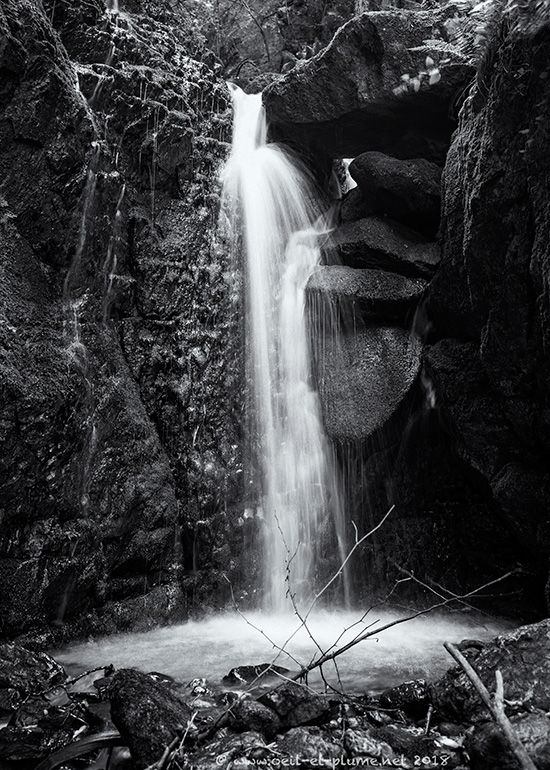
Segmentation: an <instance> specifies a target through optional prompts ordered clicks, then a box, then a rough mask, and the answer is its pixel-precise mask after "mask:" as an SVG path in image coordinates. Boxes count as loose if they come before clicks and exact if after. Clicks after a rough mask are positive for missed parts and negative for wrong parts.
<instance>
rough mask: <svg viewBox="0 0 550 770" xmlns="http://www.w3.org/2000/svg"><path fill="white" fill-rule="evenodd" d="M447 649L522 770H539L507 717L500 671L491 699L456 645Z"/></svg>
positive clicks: (497, 673) (448, 643)
mask: <svg viewBox="0 0 550 770" xmlns="http://www.w3.org/2000/svg"><path fill="white" fill-rule="evenodd" d="M444 647H445V649H446V650H447V652H448V653H449V655H451V656H452V657H453V658H454V660H455V661H456V662H457V663H458V665H459V666H460V667H461V668H462V670H463V671H464V673H465V674H466V676H467V677H468V679H469V680H470V682H471V683H472V685H473V686H474V688H475V690H476V692H477V694H478V695H479V697H480V698H481V700H482V701H483V703H484V704H485V705H486V706H487V708H488V710H489V712H490V714H491V716H492V717H493V719H494V720H495V722H496V724H497V726H498V727H499V728H500V729H501V731H502V733H503V735H504V737H505V739H506V741H507V743H508V745H509V746H510V749H511V750H512V752H513V753H514V755H515V757H516V759H517V760H518V762H519V764H520V767H521V768H522V770H537V766H536V765H535V763H534V762H533V760H532V759H531V757H530V756H529V754H528V753H527V750H526V748H525V746H524V745H523V743H522V742H521V741H520V739H519V738H518V736H517V735H516V733H515V732H514V728H513V727H512V723H511V722H510V720H509V719H508V717H507V716H506V713H505V711H504V683H503V681H502V674H501V672H500V671H496V673H495V678H496V692H495V695H494V697H491V695H490V693H489V691H488V690H487V688H486V687H485V685H484V684H483V682H482V681H481V679H480V678H479V675H478V674H477V672H476V671H475V669H474V668H473V666H472V665H471V664H470V663H469V662H468V661H467V660H466V658H465V657H464V655H463V654H462V653H461V652H460V650H459V649H457V648H456V647H455V646H454V644H451V643H450V642H445V645H444Z"/></svg>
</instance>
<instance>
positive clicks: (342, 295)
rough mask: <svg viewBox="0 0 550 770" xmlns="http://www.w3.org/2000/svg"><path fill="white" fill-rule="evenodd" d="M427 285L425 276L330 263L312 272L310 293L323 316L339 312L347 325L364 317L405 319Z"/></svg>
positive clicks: (308, 290)
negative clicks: (404, 274)
mask: <svg viewBox="0 0 550 770" xmlns="http://www.w3.org/2000/svg"><path fill="white" fill-rule="evenodd" d="M425 287H426V281H423V280H422V279H421V278H406V277H405V276H403V275H398V274H397V273H388V272H385V271H383V270H359V269H357V270H356V269H354V268H352V267H346V266H345V265H326V266H321V267H319V268H317V269H316V270H315V272H314V273H312V275H311V277H310V279H309V281H308V283H307V286H306V295H307V297H308V301H309V302H312V303H313V306H314V307H317V308H320V310H319V312H320V314H321V319H322V318H323V317H324V316H326V315H327V314H328V316H329V317H330V315H331V314H336V315H337V316H338V317H339V318H340V320H341V321H342V322H343V323H344V324H346V322H349V324H350V325H352V324H353V323H356V322H357V319H361V318H362V319H364V320H369V319H371V320H372V319H373V318H378V319H383V320H387V321H394V320H403V319H404V318H405V317H406V315H407V312H408V311H409V310H410V309H411V307H414V305H415V304H416V303H417V302H418V300H419V299H420V297H421V295H422V292H423V291H424V289H425ZM335 320H336V319H335Z"/></svg>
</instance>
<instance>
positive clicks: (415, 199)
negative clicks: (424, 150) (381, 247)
mask: <svg viewBox="0 0 550 770" xmlns="http://www.w3.org/2000/svg"><path fill="white" fill-rule="evenodd" d="M349 172H350V174H351V176H352V177H353V179H355V181H356V182H357V186H358V187H359V189H360V190H361V193H362V196H363V200H364V201H365V204H366V205H367V206H369V207H370V209H371V210H372V211H373V212H374V213H375V214H382V215H386V216H388V217H390V218H391V219H395V220H396V221H398V222H402V223H403V224H405V225H408V226H409V227H412V228H413V229H415V230H418V231H420V232H422V233H425V234H427V235H430V236H433V235H435V233H436V232H437V229H438V227H439V222H440V219H441V167H440V166H437V165H436V164H435V163H430V161H428V160H425V159H424V158H416V159H414V160H398V159H397V158H392V157H390V156H389V155H384V154H383V153H381V152H364V153H362V154H361V155H359V156H358V157H357V158H355V159H354V160H353V162H352V163H351V164H350V167H349Z"/></svg>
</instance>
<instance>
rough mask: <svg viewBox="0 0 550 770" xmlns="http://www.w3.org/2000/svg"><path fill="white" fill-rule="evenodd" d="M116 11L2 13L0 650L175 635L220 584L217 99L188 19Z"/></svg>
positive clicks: (222, 332)
mask: <svg viewBox="0 0 550 770" xmlns="http://www.w3.org/2000/svg"><path fill="white" fill-rule="evenodd" d="M126 9H127V11H128V12H126ZM120 11H121V13H120V14H119V13H114V12H111V11H110V10H109V9H108V8H107V7H106V6H105V4H104V3H103V2H102V0H94V1H93V2H85V3H84V2H83V3H80V2H78V3H74V2H72V1H71V2H59V1H58V2H55V3H49V2H46V3H44V7H43V6H42V4H41V3H39V2H35V0H8V1H7V2H6V3H3V4H2V8H1V9H0V30H1V34H2V43H1V46H0V71H1V75H2V78H1V82H2V87H1V89H0V176H1V178H2V185H1V191H2V192H1V198H0V244H1V245H0V255H1V263H0V270H1V273H2V277H1V280H0V292H2V323H1V325H0V336H1V353H0V379H1V390H0V414H1V420H0V441H1V446H2V449H1V459H0V484H1V492H0V521H1V534H0V582H1V584H2V592H1V596H0V617H1V620H0V633H2V634H12V635H13V634H16V633H18V632H21V631H25V630H26V629H34V628H36V627H40V626H45V625H47V624H51V623H54V624H56V623H61V621H75V622H76V620H77V619H79V623H80V624H81V625H80V631H82V632H86V630H87V629H89V628H92V629H96V630H112V629H113V628H116V627H127V626H130V625H135V624H136V623H137V624H139V623H148V622H154V621H155V620H162V619H164V620H166V619H168V618H173V617H178V616H180V617H181V616H183V615H185V614H186V613H187V611H188V609H189V608H190V607H192V606H193V604H194V601H195V598H196V597H195V592H196V591H198V592H199V593H200V595H201V601H205V602H206V603H207V602H208V601H209V600H210V599H211V598H212V600H213V601H216V599H214V598H213V597H214V591H213V590H211V589H212V588H213V586H214V585H215V581H216V574H217V572H216V570H217V568H220V567H222V566H223V567H224V568H229V569H231V549H230V545H229V540H230V539H231V535H230V534H229V533H230V532H235V529H236V528H235V526H234V522H233V521H232V518H231V517H232V507H231V506H232V505H233V504H234V502H235V500H236V499H238V498H239V497H240V492H239V491H238V489H239V479H240V476H239V473H238V472H239V467H240V465H239V464H240V460H239V448H238V447H239V428H238V424H239V417H238V410H239V405H238V401H236V400H234V399H233V398H232V395H231V394H232V393H233V392H234V388H235V383H236V381H237V378H238V349H239V332H238V327H237V323H236V312H235V307H234V305H232V300H231V297H230V289H229V280H228V278H229V276H228V272H229V270H230V266H229V265H227V264H226V262H225V261H224V255H223V252H221V251H215V250H213V248H212V246H211V240H212V233H213V231H214V230H215V227H216V221H217V213H218V205H219V196H218V183H217V173H218V167H219V163H220V161H221V160H222V159H223V157H224V155H225V151H226V140H227V135H228V128H229V115H228V112H227V92H226V88H225V86H224V85H223V82H222V81H221V80H220V79H218V76H217V74H216V70H217V69H219V68H218V65H216V64H215V62H214V59H213V56H212V54H210V53H209V52H208V50H207V49H206V48H205V46H204V41H203V39H202V38H201V36H200V34H199V31H198V28H197V24H196V22H195V20H194V19H193V18H192V17H191V16H190V15H186V14H185V13H184V12H183V11H182V10H181V9H180V10H179V15H177V16H176V15H174V13H175V12H174V11H172V10H170V4H169V3H164V2H160V1H159V2H147V0H143V2H129V3H128V5H127V6H126V5H125V4H124V3H123V2H121V3H120ZM233 342H234V346H232V343H233ZM229 359H230V360H231V361H233V364H232V365H229V364H228V360H229ZM236 362H237V363H236ZM151 591H152V592H153V593H152V594H151V593H150V592H151ZM148 596H150V597H152V598H150V599H148V598H147V597H148ZM205 597H208V598H205ZM220 600H221V601H223V596H222V597H221V598H220ZM147 616H149V617H147Z"/></svg>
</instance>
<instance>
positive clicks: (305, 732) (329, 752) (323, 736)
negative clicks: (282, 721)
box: [275, 727, 343, 764]
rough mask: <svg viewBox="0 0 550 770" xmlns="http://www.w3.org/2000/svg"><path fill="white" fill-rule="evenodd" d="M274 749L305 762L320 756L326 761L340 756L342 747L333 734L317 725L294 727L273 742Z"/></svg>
mask: <svg viewBox="0 0 550 770" xmlns="http://www.w3.org/2000/svg"><path fill="white" fill-rule="evenodd" d="M275 749H276V751H278V752H280V753H281V754H282V755H283V756H288V757H291V758H293V759H296V758H297V757H299V758H300V760H302V761H304V762H307V761H308V760H311V759H313V760H316V759H318V758H319V757H322V758H323V759H324V760H326V761H327V764H328V763H329V762H330V760H331V759H336V758H337V757H341V756H342V753H343V747H342V744H341V743H340V742H337V741H336V738H335V736H334V735H333V734H331V733H329V732H326V731H323V730H322V729H320V728H318V727H294V728H292V729H291V730H288V732H286V733H285V734H284V735H283V736H282V737H281V738H279V739H278V740H277V741H276V743H275Z"/></svg>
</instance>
